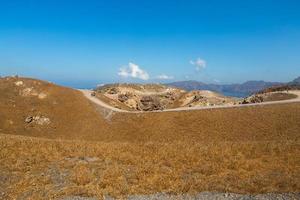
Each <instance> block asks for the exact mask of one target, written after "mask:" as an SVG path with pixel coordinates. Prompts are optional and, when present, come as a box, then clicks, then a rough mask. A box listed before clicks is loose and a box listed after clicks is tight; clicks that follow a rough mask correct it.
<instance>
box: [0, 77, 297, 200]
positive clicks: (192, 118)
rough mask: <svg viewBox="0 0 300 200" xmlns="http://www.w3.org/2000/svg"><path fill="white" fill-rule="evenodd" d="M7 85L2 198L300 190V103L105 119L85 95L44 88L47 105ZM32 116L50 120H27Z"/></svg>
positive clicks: (0, 151)
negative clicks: (42, 121) (33, 121)
mask: <svg viewBox="0 0 300 200" xmlns="http://www.w3.org/2000/svg"><path fill="white" fill-rule="evenodd" d="M15 81H16V80H13V82H15ZM25 81H27V80H24V82H25ZM28 81H29V82H28V83H25V84H30V83H31V81H32V80H28ZM13 82H12V83H13ZM5 83H6V84H7V86H5V84H3V83H2V84H1V88H0V89H1V94H0V96H1V97H0V99H1V101H0V108H1V112H0V199H56V198H60V197H64V196H68V195H78V196H93V197H98V198H99V199H101V198H102V197H103V195H110V196H113V197H118V198H123V197H125V196H127V195H130V194H153V193H156V192H167V193H174V194H182V193H191V194H193V193H197V192H201V191H219V192H234V193H252V194H255V193H266V192H275V193H283V192H300V156H299V155H300V123H299V122H300V103H290V104H280V105H266V106H257V107H242V108H226V109H213V110H198V111H182V112H163V113H141V114H127V113H115V114H113V115H111V116H110V118H108V119H105V118H104V117H103V116H102V115H104V111H103V110H101V109H98V110H97V109H95V108H96V106H95V105H93V104H92V103H90V102H89V101H88V100H87V99H85V98H84V97H83V96H82V94H81V93H79V92H77V91H74V90H71V89H68V88H62V87H59V86H54V85H52V84H50V85H48V83H41V84H42V86H43V87H41V86H32V87H34V88H36V90H38V91H39V93H41V92H44V93H47V98H45V99H38V98H37V97H36V96H30V97H28V96H26V97H20V96H19V90H20V89H19V88H18V87H15V86H14V85H13V84H10V82H9V83H7V82H6V81H5ZM44 84H46V85H44ZM8 86H9V87H8ZM46 86H47V87H46ZM30 87H31V86H30ZM24 102H25V103H24ZM30 102H33V103H30ZM53 102H57V104H54V105H53ZM13 105H15V106H13ZM51 105H52V107H50V108H51V109H49V106H51ZM32 107H34V109H35V110H33V111H32V110H31V109H32ZM28 113H29V114H31V115H36V114H41V115H44V116H47V117H49V118H50V120H51V123H50V124H49V125H37V124H32V123H31V124H27V123H26V122H24V119H25V118H26V116H27V115H28ZM11 121H12V122H13V123H11Z"/></svg>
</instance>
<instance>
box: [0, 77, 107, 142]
mask: <svg viewBox="0 0 300 200" xmlns="http://www.w3.org/2000/svg"><path fill="white" fill-rule="evenodd" d="M0 110H1V112H0V132H4V133H7V134H20V135H30V136H38V137H48V138H56V139H57V138H72V137H74V138H78V139H79V138H90V139H91V138H92V136H93V135H95V133H96V132H97V130H98V129H102V130H103V131H105V125H106V124H107V122H106V121H105V120H104V119H101V118H99V113H98V112H97V111H96V110H95V107H94V106H93V105H92V104H91V103H90V102H89V101H88V100H87V99H86V98H84V97H83V96H82V94H81V93H80V92H79V91H76V90H73V89H71V88H65V87H61V86H57V85H54V84H52V83H48V82H44V81H40V80H35V79H30V78H18V77H6V78H1V79H0Z"/></svg>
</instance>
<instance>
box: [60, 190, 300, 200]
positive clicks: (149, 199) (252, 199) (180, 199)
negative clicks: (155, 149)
mask: <svg viewBox="0 0 300 200" xmlns="http://www.w3.org/2000/svg"><path fill="white" fill-rule="evenodd" d="M96 199H97V198H95V197H80V196H68V197H64V198H62V199H60V200H96ZM103 199H104V200H115V198H112V197H110V196H104V197H103ZM125 199H127V200H300V193H283V194H277V193H267V194H256V195H251V194H249V195H242V194H234V193H219V192H201V193H198V194H196V195H168V194H165V193H157V194H153V195H132V196H129V197H128V198H125Z"/></svg>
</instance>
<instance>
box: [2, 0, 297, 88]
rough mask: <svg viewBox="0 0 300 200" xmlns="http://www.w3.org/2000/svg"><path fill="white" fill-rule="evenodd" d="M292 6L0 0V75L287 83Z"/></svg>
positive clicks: (293, 72)
mask: <svg viewBox="0 0 300 200" xmlns="http://www.w3.org/2000/svg"><path fill="white" fill-rule="evenodd" d="M299 10H300V1H299V0H285V1H284V0H260V1H253V0H251V1H250V0H249V1H248V0H245V1H240V0H238V1H231V0H228V1H214V0H212V1H200V0H198V1H188V0H185V1H184V0H182V1H176V0H172V1H167V0H165V1H161V0H160V1H158V0H152V1H141V0H127V1H122V0H120V1H116V0H110V1H101V0H86V1H76V0H72V1H71V0H70V1H66V0H59V1H58V0H57V1H56V0H51V1H48V0H43V1H38V0H28V1H6V0H5V1H4V0H0V19H1V20H0V75H1V76H5V75H11V74H19V75H23V76H30V77H36V78H40V79H47V80H50V81H54V82H58V83H62V84H66V85H73V86H77V87H81V86H82V87H84V86H90V85H93V84H96V83H107V82H120V81H122V82H171V81H177V80H190V79H191V80H199V81H203V82H210V83H237V82H243V81H246V80H266V81H290V80H291V79H293V78H295V77H297V76H300V12H299Z"/></svg>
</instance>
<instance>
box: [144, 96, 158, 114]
mask: <svg viewBox="0 0 300 200" xmlns="http://www.w3.org/2000/svg"><path fill="white" fill-rule="evenodd" d="M139 107H140V109H141V110H143V111H153V110H163V106H162V105H161V103H160V101H159V100H158V99H157V98H155V97H152V96H143V97H142V98H141V100H140V104H139Z"/></svg>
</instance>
